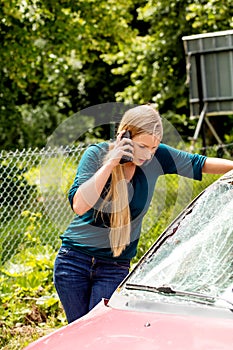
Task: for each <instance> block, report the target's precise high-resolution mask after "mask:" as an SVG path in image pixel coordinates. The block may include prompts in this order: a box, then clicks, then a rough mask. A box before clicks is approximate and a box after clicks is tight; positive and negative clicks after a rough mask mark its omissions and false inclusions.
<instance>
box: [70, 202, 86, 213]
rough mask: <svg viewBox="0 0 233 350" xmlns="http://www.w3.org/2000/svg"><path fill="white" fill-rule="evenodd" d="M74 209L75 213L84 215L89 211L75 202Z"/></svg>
mask: <svg viewBox="0 0 233 350" xmlns="http://www.w3.org/2000/svg"><path fill="white" fill-rule="evenodd" d="M73 211H74V212H75V214H77V215H80V216H82V215H83V214H85V213H86V212H87V209H86V208H83V207H82V206H81V205H78V203H73Z"/></svg>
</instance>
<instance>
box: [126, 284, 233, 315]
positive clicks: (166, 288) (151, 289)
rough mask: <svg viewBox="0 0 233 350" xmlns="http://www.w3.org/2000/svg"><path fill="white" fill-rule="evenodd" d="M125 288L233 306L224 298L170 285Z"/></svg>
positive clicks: (140, 285) (128, 285) (127, 285)
mask: <svg viewBox="0 0 233 350" xmlns="http://www.w3.org/2000/svg"><path fill="white" fill-rule="evenodd" d="M125 288H126V289H131V290H140V291H145V292H153V293H163V294H168V295H170V294H173V295H177V296H189V297H196V298H200V299H207V300H209V301H212V302H214V301H215V300H223V301H225V302H227V303H228V304H230V305H232V306H233V303H232V302H231V301H229V300H227V299H224V298H221V297H217V296H212V295H206V294H202V293H197V292H188V291H181V290H176V289H173V288H172V287H171V286H169V285H163V286H159V287H154V286H147V285H143V284H134V283H126V285H125ZM231 311H233V310H231Z"/></svg>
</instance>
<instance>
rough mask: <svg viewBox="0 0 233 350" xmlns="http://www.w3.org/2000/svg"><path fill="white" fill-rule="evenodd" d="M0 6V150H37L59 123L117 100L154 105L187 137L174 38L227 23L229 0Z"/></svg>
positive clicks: (182, 65)
mask: <svg viewBox="0 0 233 350" xmlns="http://www.w3.org/2000/svg"><path fill="white" fill-rule="evenodd" d="M0 2H1V6H0V29H1V30H0V39H1V42H2V43H3V46H2V48H1V54H0V55H1V69H0V95H1V99H0V110H1V114H0V135H1V136H0V146H1V147H2V148H5V149H15V148H21V149H22V148H23V147H36V146H38V147H42V146H43V145H45V144H46V140H47V138H48V136H49V135H51V134H52V133H53V131H54V130H55V129H56V127H57V126H58V125H59V124H60V123H61V122H62V121H64V120H65V119H66V118H67V117H69V116H71V115H72V114H74V113H76V112H77V111H79V110H81V109H83V108H85V107H87V106H90V105H95V104H99V103H104V102H109V101H111V102H112V101H115V100H116V101H124V102H126V103H130V104H131V103H145V102H154V103H155V104H156V105H157V106H158V108H159V109H160V111H161V113H163V114H164V113H165V114H167V115H168V116H170V117H172V114H174V118H173V120H174V122H175V123H176V121H178V125H179V127H180V129H181V130H182V123H181V122H180V121H179V118H177V117H178V115H180V116H181V119H182V120H183V121H184V123H185V124H186V125H185V128H184V130H182V132H183V134H185V135H187V133H190V130H189V129H190V128H189V124H190V121H189V120H188V119H187V116H188V115H189V107H188V106H189V103H188V87H187V86H186V85H185V80H186V62H185V54H184V49H183V42H182V37H183V36H184V35H191V34H197V33H198V34H199V33H205V32H212V31H220V30H226V29H229V28H232V23H233V21H232V16H233V10H232V5H231V0H223V1H221V2H220V1H218V0H208V1H207V0H205V1H201V2H200V1H191V0H172V1H170V0H164V1H157V0H148V1H145V0H129V1H124V0H107V1H106V0H99V1H93V0H80V1H67V0H64V1H56V2H54V3H52V2H51V1H45V0H42V1H37V0H31V1H29V0H25V1H21V0H12V1H10V2H9V1H8V2H7V1H4V0H0ZM185 116H186V117H185ZM175 125H176V124H175ZM191 128H192V126H191Z"/></svg>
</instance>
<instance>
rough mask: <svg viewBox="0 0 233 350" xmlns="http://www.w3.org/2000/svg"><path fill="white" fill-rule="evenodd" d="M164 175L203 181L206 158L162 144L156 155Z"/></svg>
mask: <svg viewBox="0 0 233 350" xmlns="http://www.w3.org/2000/svg"><path fill="white" fill-rule="evenodd" d="M155 156H156V158H157V160H158V161H159V163H160V165H161V168H162V170H163V173H164V174H178V175H181V176H185V177H188V178H192V179H194V180H201V179H202V167H203V165H204V163H205V160H206V158H207V157H206V156H203V155H200V154H196V153H195V154H192V153H188V152H185V151H180V150H177V149H175V148H173V147H170V146H167V145H165V144H160V146H159V148H158V150H157V152H156V154H155Z"/></svg>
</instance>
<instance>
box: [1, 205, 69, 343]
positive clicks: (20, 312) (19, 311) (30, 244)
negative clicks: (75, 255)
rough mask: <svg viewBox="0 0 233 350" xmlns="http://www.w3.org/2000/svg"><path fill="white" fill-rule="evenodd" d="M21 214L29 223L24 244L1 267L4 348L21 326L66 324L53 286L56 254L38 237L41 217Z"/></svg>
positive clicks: (2, 337) (27, 213) (2, 336)
mask: <svg viewBox="0 0 233 350" xmlns="http://www.w3.org/2000/svg"><path fill="white" fill-rule="evenodd" d="M22 215H23V216H24V217H25V218H27V220H28V226H27V229H26V231H25V239H24V242H23V243H22V244H21V246H20V249H19V252H18V253H17V254H15V255H13V256H12V257H11V258H10V259H9V260H7V261H6V262H5V263H4V264H3V265H2V266H1V267H0V329H1V332H0V334H1V336H0V344H1V345H6V344H7V342H8V341H9V340H10V338H11V335H12V334H14V332H15V329H17V328H19V327H22V326H29V325H30V326H32V325H33V326H34V327H36V326H40V327H41V328H43V327H45V325H46V328H47V327H48V326H50V327H51V328H52V327H58V326H61V325H62V324H63V323H64V322H65V318H64V314H63V311H62V309H61V305H60V302H59V299H58V296H57V294H56V291H55V288H54V285H53V264H54V260H55V255H56V252H55V251H54V248H52V247H51V246H50V245H42V244H41V242H40V238H39V236H38V234H37V231H38V228H39V227H40V223H39V220H40V219H41V214H40V213H31V212H29V211H25V212H23V213H22ZM30 339H31V338H30ZM24 345H26V344H24ZM17 346H18V347H17ZM17 346H16V348H17V349H18V348H19V344H18V345H17Z"/></svg>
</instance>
